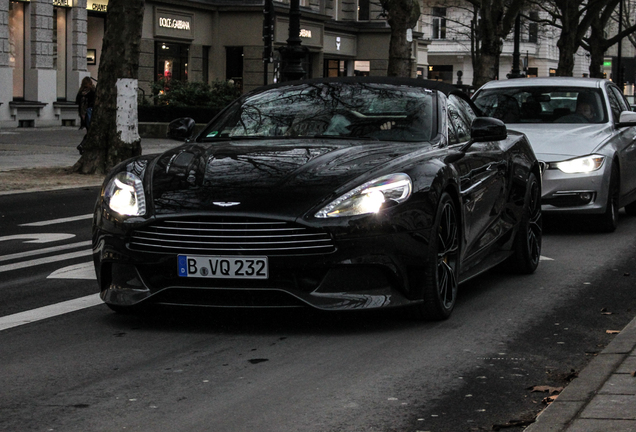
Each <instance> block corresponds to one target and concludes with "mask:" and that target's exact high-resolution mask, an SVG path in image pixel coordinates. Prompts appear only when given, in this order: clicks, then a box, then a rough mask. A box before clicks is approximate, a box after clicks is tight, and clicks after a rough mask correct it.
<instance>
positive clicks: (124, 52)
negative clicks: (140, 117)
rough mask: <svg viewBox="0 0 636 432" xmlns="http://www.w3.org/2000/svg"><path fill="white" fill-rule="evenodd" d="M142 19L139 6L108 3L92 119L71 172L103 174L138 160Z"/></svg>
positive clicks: (129, 0) (126, 1) (132, 0)
mask: <svg viewBox="0 0 636 432" xmlns="http://www.w3.org/2000/svg"><path fill="white" fill-rule="evenodd" d="M143 15H144V1H143V0H110V1H109V4H108V14H107V19H106V22H107V27H106V32H105V34H104V41H103V45H102V56H101V60H100V63H99V72H98V82H97V91H96V100H95V107H94V109H93V118H92V121H91V126H90V130H89V131H88V134H87V140H86V141H87V142H86V144H85V146H84V153H83V154H82V156H81V157H80V159H79V160H78V161H77V163H76V164H75V165H74V166H73V171H75V172H79V173H82V174H94V173H100V174H104V173H107V172H108V171H109V170H110V169H111V168H112V167H114V166H115V165H117V164H118V163H119V162H121V161H123V160H125V159H128V158H130V157H133V156H138V155H140V154H141V139H140V138H139V134H138V132H137V100H136V96H137V77H138V69H139V53H140V41H141V29H142V23H143Z"/></svg>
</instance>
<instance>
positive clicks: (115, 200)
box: [104, 172, 146, 216]
mask: <svg viewBox="0 0 636 432" xmlns="http://www.w3.org/2000/svg"><path fill="white" fill-rule="evenodd" d="M104 201H105V202H106V205H108V207H109V208H110V209H111V210H113V211H115V212H117V213H119V214H122V215H126V216H143V215H144V214H146V197H145V195H144V187H143V184H142V182H141V179H140V178H139V177H137V176H136V175H135V174H133V173H129V172H121V173H119V174H117V175H116V176H115V177H113V178H112V179H111V180H110V181H109V182H108V185H107V186H106V189H105V191H104Z"/></svg>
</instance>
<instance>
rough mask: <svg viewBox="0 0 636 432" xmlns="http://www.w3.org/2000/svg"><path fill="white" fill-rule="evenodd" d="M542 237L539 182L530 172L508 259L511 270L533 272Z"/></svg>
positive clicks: (537, 262)
mask: <svg viewBox="0 0 636 432" xmlns="http://www.w3.org/2000/svg"><path fill="white" fill-rule="evenodd" d="M542 237H543V217H542V214H541V184H540V183H539V181H538V180H537V178H536V176H535V175H534V174H532V173H531V174H530V176H529V177H528V186H527V188H526V196H525V199H524V206H523V216H522V217H521V223H520V224H519V230H518V231H517V236H516V237H515V241H514V245H513V249H514V254H513V255H512V256H511V257H510V258H509V261H508V266H509V268H510V269H511V270H512V271H514V272H515V273H519V274H531V273H534V271H535V270H536V269H537V267H538V266H539V260H540V259H541V243H542Z"/></svg>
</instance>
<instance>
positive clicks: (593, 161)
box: [550, 155, 605, 174]
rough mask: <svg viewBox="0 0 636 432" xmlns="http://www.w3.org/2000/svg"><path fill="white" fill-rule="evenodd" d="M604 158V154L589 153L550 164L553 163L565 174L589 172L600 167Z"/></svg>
mask: <svg viewBox="0 0 636 432" xmlns="http://www.w3.org/2000/svg"><path fill="white" fill-rule="evenodd" d="M604 160H605V156H601V155H590V156H583V157H580V158H576V159H570V160H566V161H563V162H556V163H554V164H550V165H554V166H555V167H557V168H558V169H560V170H561V171H563V172H564V173H566V174H577V173H589V172H592V171H596V170H598V169H600V168H601V167H602V166H603V161H604Z"/></svg>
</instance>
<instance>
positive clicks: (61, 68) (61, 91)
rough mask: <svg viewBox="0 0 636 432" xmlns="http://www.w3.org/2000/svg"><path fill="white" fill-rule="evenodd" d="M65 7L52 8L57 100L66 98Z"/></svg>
mask: <svg viewBox="0 0 636 432" xmlns="http://www.w3.org/2000/svg"><path fill="white" fill-rule="evenodd" d="M66 42H67V41H66V9H64V8H54V9H53V68H54V69H55V70H56V72H57V73H56V76H57V85H56V92H57V100H66Z"/></svg>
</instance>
